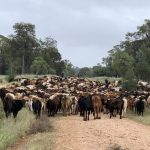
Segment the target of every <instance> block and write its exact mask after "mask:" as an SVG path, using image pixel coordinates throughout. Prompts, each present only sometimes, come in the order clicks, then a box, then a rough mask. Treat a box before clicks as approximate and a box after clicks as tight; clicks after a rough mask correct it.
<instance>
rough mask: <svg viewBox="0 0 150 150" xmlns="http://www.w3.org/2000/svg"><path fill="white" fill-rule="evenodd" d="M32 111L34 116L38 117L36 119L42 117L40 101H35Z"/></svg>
mask: <svg viewBox="0 0 150 150" xmlns="http://www.w3.org/2000/svg"><path fill="white" fill-rule="evenodd" d="M32 109H33V112H34V114H35V115H36V119H38V118H40V116H41V109H42V103H41V101H40V100H39V99H34V100H33V102H32Z"/></svg>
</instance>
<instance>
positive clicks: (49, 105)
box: [46, 99, 57, 117]
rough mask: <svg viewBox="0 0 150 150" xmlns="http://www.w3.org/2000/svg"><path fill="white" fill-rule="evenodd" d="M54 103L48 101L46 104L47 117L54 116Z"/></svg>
mask: <svg viewBox="0 0 150 150" xmlns="http://www.w3.org/2000/svg"><path fill="white" fill-rule="evenodd" d="M56 107H57V106H56V103H55V102H54V100H51V99H48V100H47V102H46V108H47V111H48V116H49V117H50V116H53V117H54V115H55V112H56Z"/></svg>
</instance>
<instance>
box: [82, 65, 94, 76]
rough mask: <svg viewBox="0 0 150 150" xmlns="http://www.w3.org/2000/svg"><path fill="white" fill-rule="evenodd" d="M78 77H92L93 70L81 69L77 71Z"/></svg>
mask: <svg viewBox="0 0 150 150" xmlns="http://www.w3.org/2000/svg"><path fill="white" fill-rule="evenodd" d="M79 75H80V76H81V77H92V75H93V70H92V69H91V68H88V67H83V68H81V69H80V70H79Z"/></svg>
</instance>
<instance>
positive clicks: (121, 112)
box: [120, 109, 122, 119]
mask: <svg viewBox="0 0 150 150" xmlns="http://www.w3.org/2000/svg"><path fill="white" fill-rule="evenodd" d="M120 119H122V109H120Z"/></svg>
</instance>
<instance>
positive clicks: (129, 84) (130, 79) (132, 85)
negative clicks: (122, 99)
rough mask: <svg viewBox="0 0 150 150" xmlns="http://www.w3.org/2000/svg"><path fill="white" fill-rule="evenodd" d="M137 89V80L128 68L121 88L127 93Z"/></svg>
mask: <svg viewBox="0 0 150 150" xmlns="http://www.w3.org/2000/svg"><path fill="white" fill-rule="evenodd" d="M136 87H137V80H136V79H135V75H134V72H133V69H132V68H129V69H128V70H127V72H126V73H125V76H124V79H123V83H122V88H123V89H125V90H127V91H133V90H136Z"/></svg>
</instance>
